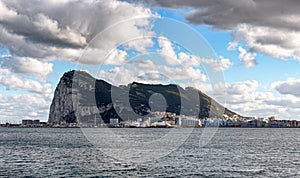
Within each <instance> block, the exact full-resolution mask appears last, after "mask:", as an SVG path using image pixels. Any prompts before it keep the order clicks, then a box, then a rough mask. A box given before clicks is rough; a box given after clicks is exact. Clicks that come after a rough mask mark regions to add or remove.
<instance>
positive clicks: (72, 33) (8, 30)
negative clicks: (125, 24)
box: [0, 0, 153, 60]
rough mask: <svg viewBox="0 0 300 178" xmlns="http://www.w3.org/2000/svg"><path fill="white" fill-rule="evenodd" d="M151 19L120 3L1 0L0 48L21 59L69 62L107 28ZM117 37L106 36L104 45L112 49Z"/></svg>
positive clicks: (138, 8) (102, 0)
mask: <svg viewBox="0 0 300 178" xmlns="http://www.w3.org/2000/svg"><path fill="white" fill-rule="evenodd" d="M152 15H153V14H152V13H151V11H150V10H149V9H147V8H144V7H142V6H137V5H134V4H130V3H127V2H119V1H105V0H100V1H96V0H95V1H84V0H82V1H73V0H64V1H54V0H53V1H38V0H33V1H27V0H1V1H0V36H1V39H0V47H5V48H8V49H9V50H10V51H11V52H12V53H13V54H14V55H17V56H20V57H33V58H40V59H42V58H44V59H57V58H58V59H69V60H70V59H72V58H75V57H78V56H79V55H80V53H81V50H82V49H83V48H84V47H85V46H86V45H87V44H88V43H89V42H90V41H91V40H92V39H93V38H94V37H95V35H97V34H98V33H99V32H101V31H103V30H104V29H106V28H107V27H109V26H110V25H112V24H115V23H117V22H119V21H121V20H125V19H129V18H133V17H147V16H148V17H149V16H152ZM134 25H136V24H132V26H131V28H132V31H133V32H136V31H135V29H134V28H135V26H134ZM128 30H130V27H129V29H128ZM119 33H121V32H119ZM120 36H121V34H118V33H116V34H114V36H107V37H106V39H103V45H104V46H105V45H106V46H107V45H111V46H114V45H115V44H116V43H117V40H118V39H117V38H118V37H120ZM100 47H101V46H100Z"/></svg>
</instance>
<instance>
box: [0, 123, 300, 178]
mask: <svg viewBox="0 0 300 178" xmlns="http://www.w3.org/2000/svg"><path fill="white" fill-rule="evenodd" d="M113 131H114V132H115V133H117V134H119V135H122V137H126V136H127V135H128V136H131V137H132V135H137V137H138V138H135V139H136V141H137V142H139V141H145V139H148V140H149V139H158V138H159V137H160V136H162V135H165V134H166V133H167V132H169V131H168V129H115V130H113ZM175 131H176V130H175ZM178 132H180V129H178ZM202 132H203V129H201V128H199V129H194V130H193V132H192V133H191V134H190V136H189V138H188V139H187V140H186V142H184V143H183V144H182V145H181V146H180V147H179V148H178V149H176V150H175V151H172V152H171V153H170V154H168V155H167V156H164V157H161V158H159V159H155V160H152V161H147V162H141V163H134V162H131V161H130V160H128V161H120V160H118V159H116V158H114V157H111V156H107V155H106V154H104V153H102V152H101V151H99V149H97V147H96V146H94V145H93V144H92V143H90V142H89V141H88V140H87V139H86V137H85V136H84V134H83V133H82V131H81V129H74V128H69V129H68V128H0V177H25V176H32V177H94V176H99V177H103V176H109V177H158V176H162V177H183V176H188V177H300V137H299V136H300V129H297V128H296V129H270V128H261V129H253V128H251V129H246V128H220V129H218V130H217V133H216V134H215V135H214V137H213V138H212V140H211V141H210V142H209V143H208V144H207V145H205V146H203V147H200V146H199V139H200V135H201V134H202ZM107 141H109V140H107ZM158 150H159V149H158ZM153 154H155V152H154V153H153Z"/></svg>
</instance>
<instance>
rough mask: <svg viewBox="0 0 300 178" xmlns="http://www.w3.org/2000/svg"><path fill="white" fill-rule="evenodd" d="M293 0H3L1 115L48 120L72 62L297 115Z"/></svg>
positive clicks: (108, 74) (117, 80) (297, 31)
mask: <svg viewBox="0 0 300 178" xmlns="http://www.w3.org/2000/svg"><path fill="white" fill-rule="evenodd" d="M299 5H300V2H297V1H292V0H287V1H281V0H273V1H272V2H270V1H267V0H261V1H253V0H246V1H232V0H223V1H218V0H210V1H202V0H199V1H195V0H185V1H176V0H164V1H159V0H144V1H116V0H110V1H104V0H98V1H94V0H88V1H83V0H78V1H73V0H62V1H55V0H50V1H36V0H32V1H25V0H0V91H1V94H0V123H5V122H12V123H18V122H20V121H21V120H22V119H40V120H42V121H47V120H48V114H49V108H50V104H51V101H52V98H53V94H54V90H55V87H56V85H57V84H58V82H59V79H60V77H61V76H62V75H63V74H64V72H67V71H69V70H73V69H76V70H87V71H89V72H90V73H91V74H92V75H93V76H95V77H97V78H100V79H104V80H106V81H108V82H110V83H112V84H114V85H126V84H128V83H130V82H133V81H138V82H143V83H163V84H167V83H176V84H179V85H180V86H183V87H188V86H192V87H196V88H198V89H200V90H201V91H203V92H205V93H207V94H208V95H210V96H212V97H213V98H215V99H216V100H217V101H219V102H220V103H222V104H223V105H224V106H226V107H227V108H229V109H231V110H232V111H235V112H237V113H239V114H241V115H244V116H254V117H269V116H276V118H278V119H297V120H300V108H299V107H298V106H300V90H299V88H300V73H299V69H300V48H298V46H300V25H299V23H298V22H299V20H300V12H299V9H298V7H299Z"/></svg>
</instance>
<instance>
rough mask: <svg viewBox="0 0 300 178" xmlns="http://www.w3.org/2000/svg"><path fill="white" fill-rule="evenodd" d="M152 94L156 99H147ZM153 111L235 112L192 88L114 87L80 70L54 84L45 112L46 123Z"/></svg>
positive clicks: (132, 116) (217, 114) (211, 114)
mask: <svg viewBox="0 0 300 178" xmlns="http://www.w3.org/2000/svg"><path fill="white" fill-rule="evenodd" d="M153 96H156V97H154V98H157V97H158V99H156V101H153V100H151V98H153ZM153 111H166V112H170V113H176V114H177V115H179V114H180V115H186V116H195V117H198V118H207V117H217V118H223V115H224V114H225V115H227V116H229V117H232V116H234V115H237V116H238V117H242V116H239V115H238V114H236V113H234V112H232V111H230V110H228V109H227V108H224V107H223V106H222V105H221V104H219V103H217V102H216V101H215V100H214V99H212V98H210V97H209V96H207V95H206V94H204V93H202V92H201V91H200V90H197V89H195V88H192V87H188V88H186V89H183V88H181V87H180V86H178V85H174V84H169V85H162V84H143V83H138V82H133V83H130V84H128V85H127V86H114V85H111V84H109V83H108V82H106V81H104V80H97V79H95V78H93V77H92V76H91V75H90V74H88V73H87V72H84V71H75V70H72V71H69V72H66V73H65V74H64V75H63V76H62V77H61V79H60V82H59V83H58V85H57V87H56V89H55V93H54V97H53V100H52V104H51V107H50V113H49V120H48V122H49V123H61V122H66V123H77V122H90V121H93V120H95V119H100V120H101V122H104V123H108V122H109V119H110V118H119V119H120V120H131V119H132V120H135V119H136V118H138V117H143V116H147V115H148V114H149V113H150V112H153Z"/></svg>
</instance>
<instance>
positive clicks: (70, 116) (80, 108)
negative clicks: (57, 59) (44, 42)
mask: <svg viewBox="0 0 300 178" xmlns="http://www.w3.org/2000/svg"><path fill="white" fill-rule="evenodd" d="M94 81H95V79H93V78H92V77H91V76H90V75H89V74H88V73H86V72H83V71H74V70H73V71H70V72H67V73H65V74H64V75H63V76H62V77H61V79H60V81H59V83H58V85H57V87H56V89H55V92H54V97H53V100H52V104H51V106H50V113H49V120H48V122H49V123H61V122H67V123H76V122H78V118H79V117H84V116H91V115H93V114H96V113H99V110H98V108H97V107H95V106H86V105H83V104H84V103H81V104H79V105H78V103H79V97H80V96H81V95H82V93H80V91H79V90H81V91H84V92H86V93H89V92H93V90H92V88H91V87H92V85H93V84H94ZM79 84H80V86H79ZM74 85H76V86H74ZM79 87H80V88H79Z"/></svg>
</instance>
